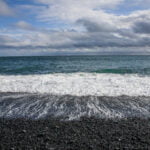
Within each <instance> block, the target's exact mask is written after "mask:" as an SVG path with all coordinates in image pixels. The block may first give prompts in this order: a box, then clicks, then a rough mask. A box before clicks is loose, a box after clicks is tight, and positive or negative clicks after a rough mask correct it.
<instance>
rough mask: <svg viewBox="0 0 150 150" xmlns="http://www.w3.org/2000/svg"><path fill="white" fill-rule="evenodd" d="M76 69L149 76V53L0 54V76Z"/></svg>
mask: <svg viewBox="0 0 150 150" xmlns="http://www.w3.org/2000/svg"><path fill="white" fill-rule="evenodd" d="M75 72H90V73H91V72H96V73H115V74H142V75H150V56H48V57H40V56H39V57H0V74H1V75H16V74H21V75H24V74H25V75H28V74H49V73H75Z"/></svg>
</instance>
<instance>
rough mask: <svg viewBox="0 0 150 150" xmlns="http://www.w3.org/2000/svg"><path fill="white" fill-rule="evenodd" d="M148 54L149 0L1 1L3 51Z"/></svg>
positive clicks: (0, 46) (0, 42)
mask: <svg viewBox="0 0 150 150" xmlns="http://www.w3.org/2000/svg"><path fill="white" fill-rule="evenodd" d="M118 53H119V54H150V0H0V56H8V55H9V56H13V55H66V54H69V55H71V54H118Z"/></svg>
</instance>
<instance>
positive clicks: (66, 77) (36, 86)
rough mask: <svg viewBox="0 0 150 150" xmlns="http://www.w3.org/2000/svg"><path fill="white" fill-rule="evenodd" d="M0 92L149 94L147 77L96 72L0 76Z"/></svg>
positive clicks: (80, 94) (81, 94)
mask: <svg viewBox="0 0 150 150" xmlns="http://www.w3.org/2000/svg"><path fill="white" fill-rule="evenodd" d="M0 92H28V93H47V94H53V95H74V96H86V95H93V96H121V95H128V96H150V76H139V75H136V74H125V75H120V74H98V73H67V74H66V73H58V74H56V73H55V74H48V75H17V76H12V75H11V76H9V75H0Z"/></svg>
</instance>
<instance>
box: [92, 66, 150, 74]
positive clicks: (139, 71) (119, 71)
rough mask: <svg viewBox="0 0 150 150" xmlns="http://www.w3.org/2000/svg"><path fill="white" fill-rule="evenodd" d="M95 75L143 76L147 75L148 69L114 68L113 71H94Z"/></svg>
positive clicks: (149, 72)
mask: <svg viewBox="0 0 150 150" xmlns="http://www.w3.org/2000/svg"><path fill="white" fill-rule="evenodd" d="M95 72H96V73H110V74H111V73H113V74H139V75H140V74H141V75H142V74H143V75H149V74H150V68H142V69H137V68H136V69H134V68H131V69H130V68H114V69H100V70H96V71H95Z"/></svg>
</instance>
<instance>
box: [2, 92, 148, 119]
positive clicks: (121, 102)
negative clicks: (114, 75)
mask: <svg viewBox="0 0 150 150" xmlns="http://www.w3.org/2000/svg"><path fill="white" fill-rule="evenodd" d="M84 116H86V117H97V118H127V117H149V116H150V97H144V96H140V97H129V96H119V97H105V96H71V95H64V96H59V95H49V94H29V93H0V117H2V118H3V117H5V118H31V119H41V118H48V117H54V118H59V117H60V118H61V119H65V120H73V119H79V118H81V117H84Z"/></svg>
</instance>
